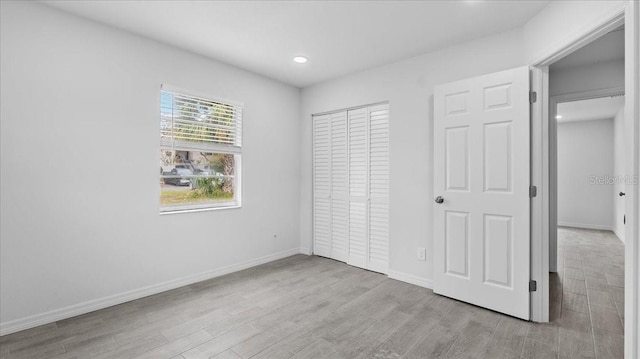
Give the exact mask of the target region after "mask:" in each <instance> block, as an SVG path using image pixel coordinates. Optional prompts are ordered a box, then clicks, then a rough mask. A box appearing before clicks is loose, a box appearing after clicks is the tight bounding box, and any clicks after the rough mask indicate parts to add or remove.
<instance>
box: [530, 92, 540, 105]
mask: <svg viewBox="0 0 640 359" xmlns="http://www.w3.org/2000/svg"><path fill="white" fill-rule="evenodd" d="M536 101H538V93H537V92H535V91H529V103H535V102H536Z"/></svg>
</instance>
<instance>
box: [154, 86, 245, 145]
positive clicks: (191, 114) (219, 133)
mask: <svg viewBox="0 0 640 359" xmlns="http://www.w3.org/2000/svg"><path fill="white" fill-rule="evenodd" d="M160 146H161V147H162V148H170V149H181V150H193V151H215V152H224V153H240V148H241V147H242V106H240V105H235V104H230V103H223V102H216V101H213V100H208V99H205V98H201V97H196V96H191V95H186V94H183V93H179V92H173V91H168V90H165V89H163V90H162V91H161V105H160Z"/></svg>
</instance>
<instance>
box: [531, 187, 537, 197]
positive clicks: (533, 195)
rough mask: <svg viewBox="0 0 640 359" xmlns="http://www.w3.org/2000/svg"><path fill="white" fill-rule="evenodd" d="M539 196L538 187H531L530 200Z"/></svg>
mask: <svg viewBox="0 0 640 359" xmlns="http://www.w3.org/2000/svg"><path fill="white" fill-rule="evenodd" d="M537 195H538V187H536V186H529V198H533V197H536V196H537Z"/></svg>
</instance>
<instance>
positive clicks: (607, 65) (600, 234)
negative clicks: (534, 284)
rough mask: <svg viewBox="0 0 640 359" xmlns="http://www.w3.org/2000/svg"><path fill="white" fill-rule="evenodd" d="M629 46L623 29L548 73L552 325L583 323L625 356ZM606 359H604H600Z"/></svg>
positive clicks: (595, 345) (595, 342)
mask: <svg viewBox="0 0 640 359" xmlns="http://www.w3.org/2000/svg"><path fill="white" fill-rule="evenodd" d="M624 56H625V40H624V26H619V27H618V28H615V29H613V30H611V31H609V32H607V33H606V34H604V35H602V36H601V37H599V38H597V39H596V40H594V41H592V42H591V43H589V44H588V45H586V46H584V47H582V48H580V49H578V50H576V51H574V52H572V53H571V54H569V55H567V56H565V57H563V58H561V59H560V60H558V61H555V62H553V63H551V64H550V65H549V67H548V88H549V92H548V93H549V109H548V112H549V114H548V119H549V120H548V135H549V136H548V141H549V142H548V144H549V147H548V148H549V157H548V161H549V167H548V168H549V173H548V175H549V177H548V178H549V193H548V198H549V202H548V204H549V217H548V218H549V219H548V220H549V222H548V223H549V258H548V259H549V272H550V273H549V302H548V303H549V307H548V310H549V311H548V315H549V320H550V321H551V322H554V321H556V320H560V318H563V317H566V316H567V315H569V316H571V317H582V318H584V319H585V321H586V322H587V323H589V327H590V328H591V341H590V343H588V342H584V343H583V344H584V345H586V346H587V347H589V344H591V345H592V346H593V348H595V349H596V352H598V350H597V349H598V348H603V347H604V346H603V345H599V344H602V343H599V342H604V341H607V343H608V345H609V346H608V347H607V348H608V349H609V350H611V352H610V353H609V354H612V353H617V355H623V353H624V324H623V323H624V270H625V266H624V258H625V253H624V251H625V249H624V244H623V241H624V232H625V230H624V222H625V213H624V211H625V201H624V197H623V196H624V193H625V186H626V181H627V179H628V178H630V177H627V176H626V173H625V167H626V160H625V148H626V147H625V143H624V142H625V137H626V134H625V130H624V128H625V116H624V101H625V97H624V89H625V76H624V74H625V66H624V61H625V59H624ZM599 354H600V355H603V353H599Z"/></svg>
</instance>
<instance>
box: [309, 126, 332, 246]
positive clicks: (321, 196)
mask: <svg viewBox="0 0 640 359" xmlns="http://www.w3.org/2000/svg"><path fill="white" fill-rule="evenodd" d="M331 219H332V218H331V122H330V118H329V116H326V115H325V116H315V117H314V118H313V252H314V253H315V254H317V255H320V256H327V257H329V256H330V255H331V222H332V221H331Z"/></svg>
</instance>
